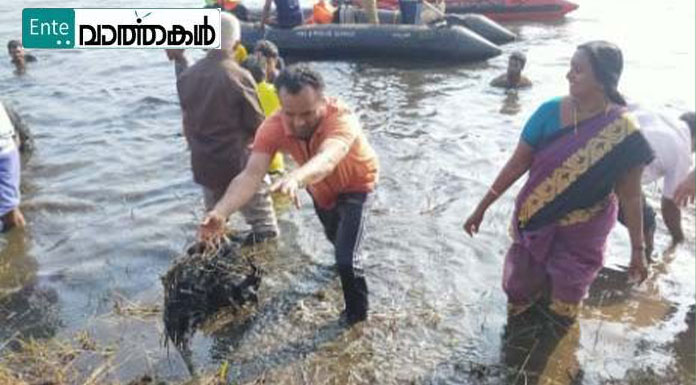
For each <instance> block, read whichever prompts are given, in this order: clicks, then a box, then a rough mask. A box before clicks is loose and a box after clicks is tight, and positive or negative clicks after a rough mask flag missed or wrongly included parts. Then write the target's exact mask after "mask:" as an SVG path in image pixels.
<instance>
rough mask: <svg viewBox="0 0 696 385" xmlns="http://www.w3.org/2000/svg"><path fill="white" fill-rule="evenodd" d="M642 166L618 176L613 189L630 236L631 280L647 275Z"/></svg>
mask: <svg viewBox="0 0 696 385" xmlns="http://www.w3.org/2000/svg"><path fill="white" fill-rule="evenodd" d="M642 175H643V166H639V167H634V168H633V169H631V170H629V171H628V172H627V173H626V174H624V175H623V176H622V177H621V178H619V180H618V182H617V183H616V187H615V191H616V194H617V195H618V196H619V203H620V204H621V210H622V212H623V215H624V221H625V222H626V227H627V228H628V235H629V237H630V238H631V263H630V265H629V268H628V275H629V278H630V279H631V280H636V281H638V282H642V281H643V280H644V279H645V278H646V277H647V276H648V268H647V260H646V257H645V244H644V242H643V200H642V198H641V184H640V182H641V176H642Z"/></svg>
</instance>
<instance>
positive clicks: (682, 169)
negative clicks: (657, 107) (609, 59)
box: [619, 105, 696, 260]
mask: <svg viewBox="0 0 696 385" xmlns="http://www.w3.org/2000/svg"><path fill="white" fill-rule="evenodd" d="M629 111H630V112H631V114H632V115H633V116H635V118H636V119H637V121H638V125H639V126H640V131H641V133H642V134H643V136H644V137H645V139H646V140H647V141H648V144H649V145H650V147H651V148H652V149H653V152H654V153H655V159H653V161H652V162H650V164H648V165H647V166H646V167H645V170H644V171H643V179H642V184H643V185H647V184H651V183H654V182H656V181H658V180H659V179H662V199H661V204H660V206H661V212H662V219H663V220H664V222H665V226H667V230H668V231H669V234H670V235H671V236H672V245H676V244H679V243H681V242H682V241H684V232H683V231H682V226H681V210H680V209H679V205H678V204H677V201H676V199H675V193H676V191H677V188H678V187H679V184H680V183H681V182H682V181H683V180H684V178H686V176H687V175H688V174H689V170H690V169H691V163H692V158H693V152H694V140H696V127H694V114H693V113H686V114H683V115H682V116H681V120H676V119H671V118H670V117H668V116H664V115H661V114H657V113H654V112H652V111H650V110H648V109H645V108H643V107H640V106H638V105H631V106H629ZM655 218H656V214H655V210H653V208H652V207H651V206H650V204H649V203H648V201H647V200H646V199H645V196H643V238H644V240H645V253H646V256H647V257H648V260H650V258H651V255H652V251H653V239H654V237H655V229H656V227H657V221H656V220H655ZM619 222H621V223H624V215H623V210H619Z"/></svg>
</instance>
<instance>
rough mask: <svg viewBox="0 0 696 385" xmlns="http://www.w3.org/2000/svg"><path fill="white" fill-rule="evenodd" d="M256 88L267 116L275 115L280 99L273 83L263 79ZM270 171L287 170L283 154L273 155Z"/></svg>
mask: <svg viewBox="0 0 696 385" xmlns="http://www.w3.org/2000/svg"><path fill="white" fill-rule="evenodd" d="M256 89H257V91H258V93H259V101H260V102H261V109H262V110H263V114H264V115H266V117H269V116H271V115H273V114H274V113H275V112H276V111H278V109H280V100H279V99H278V93H277V92H276V89H275V87H273V84H270V83H268V82H265V81H263V82H261V83H259V84H257V85H256ZM268 172H269V173H271V174H282V173H284V172H285V161H284V160H283V154H281V153H279V152H276V153H275V155H273V158H272V159H271V165H270V166H269V167H268Z"/></svg>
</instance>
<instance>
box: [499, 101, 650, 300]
mask: <svg viewBox="0 0 696 385" xmlns="http://www.w3.org/2000/svg"><path fill="white" fill-rule="evenodd" d="M624 112H625V110H624V109H623V108H616V109H614V110H611V111H609V112H607V113H606V114H600V115H598V116H595V117H593V118H590V119H588V120H585V121H583V122H581V123H580V124H579V125H578V127H577V129H574V128H572V127H569V128H564V129H562V130H561V131H560V132H559V133H558V135H556V136H555V137H554V138H552V140H550V141H547V142H546V144H545V145H544V146H542V147H541V148H540V149H538V150H537V151H536V152H535V154H534V160H533V162H532V165H531V167H530V171H529V179H528V180H527V182H526V184H525V185H524V187H523V188H522V190H521V191H520V193H519V195H518V197H517V200H516V205H515V214H514V217H513V234H514V241H513V244H512V246H511V247H510V250H509V251H508V253H507V256H506V258H505V267H504V273H503V288H504V290H505V292H506V294H507V296H508V302H509V303H510V305H512V307H513V308H515V307H517V308H518V309H523V308H526V307H527V306H528V305H531V304H532V303H533V302H534V301H535V300H536V299H538V298H539V297H540V296H541V295H543V294H544V293H545V291H547V290H550V294H551V299H552V300H553V301H554V304H553V305H552V306H554V305H556V302H559V303H561V304H563V306H566V307H568V306H573V305H577V304H579V303H580V301H581V300H582V299H583V297H584V296H585V295H586V294H587V290H588V288H589V286H590V284H591V283H592V281H593V280H594V278H595V276H596V275H597V272H598V271H599V269H600V268H601V267H602V265H603V262H604V249H605V244H606V240H607V237H608V235H609V232H610V231H611V229H612V227H613V226H614V223H615V222H616V214H617V199H616V197H615V196H614V194H613V189H614V185H615V183H616V181H617V180H618V178H619V177H620V176H621V175H623V174H624V173H625V172H626V171H628V170H630V169H631V168H633V167H636V166H639V165H641V164H645V163H648V162H649V161H650V160H651V159H652V150H651V149H650V147H649V145H648V144H647V142H646V141H645V139H644V138H643V136H642V135H641V134H640V132H639V131H638V129H637V127H636V125H635V124H634V123H633V122H632V121H631V120H630V119H629V118H628V117H627V116H626V115H624ZM559 306H560V305H559ZM511 310H512V311H513V312H515V310H514V309H511Z"/></svg>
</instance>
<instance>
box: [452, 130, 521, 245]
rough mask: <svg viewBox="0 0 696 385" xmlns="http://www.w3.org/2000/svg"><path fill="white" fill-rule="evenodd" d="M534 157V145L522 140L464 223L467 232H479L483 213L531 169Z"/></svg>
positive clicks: (470, 233) (471, 233)
mask: <svg viewBox="0 0 696 385" xmlns="http://www.w3.org/2000/svg"><path fill="white" fill-rule="evenodd" d="M533 159H534V149H533V148H532V146H530V145H528V144H527V143H526V142H525V141H524V140H520V141H519V143H518V144H517V148H516V149H515V152H514V153H513V154H512V156H511V157H510V159H508V161H507V163H506V164H505V166H504V167H503V169H502V170H500V173H498V176H497V177H496V178H495V181H494V182H493V185H492V186H491V188H490V189H489V190H488V192H487V193H486V195H485V196H484V197H483V199H481V201H480V202H479V204H478V206H476V210H475V211H474V213H473V214H471V216H470V217H469V219H467V220H466V223H464V231H466V232H467V234H469V235H471V236H473V234H474V233H478V229H479V226H480V225H481V221H482V220H483V215H484V214H485V212H486V210H488V207H490V205H492V204H493V202H495V201H496V200H497V199H498V197H499V196H501V195H503V194H504V193H505V191H507V189H508V188H509V187H510V186H512V184H513V183H515V182H516V181H517V180H518V179H520V177H521V176H522V175H523V174H524V173H526V172H527V171H528V170H529V166H530V165H531V164H532V160H533Z"/></svg>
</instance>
